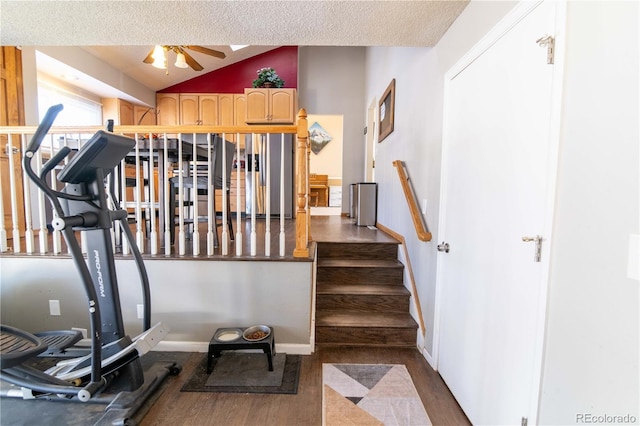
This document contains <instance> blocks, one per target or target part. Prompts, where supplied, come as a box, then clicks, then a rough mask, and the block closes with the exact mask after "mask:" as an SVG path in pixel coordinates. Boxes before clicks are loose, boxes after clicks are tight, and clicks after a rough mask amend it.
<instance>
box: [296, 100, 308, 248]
mask: <svg viewBox="0 0 640 426" xmlns="http://www.w3.org/2000/svg"><path fill="white" fill-rule="evenodd" d="M297 125H298V134H297V142H296V167H297V169H298V170H296V206H297V210H296V248H295V249H294V250H293V257H308V256H309V247H308V242H309V239H308V235H307V230H308V226H309V224H308V222H309V216H308V215H307V179H308V178H307V175H308V170H307V146H308V145H309V126H308V123H307V111H306V110H305V109H304V108H302V109H301V110H300V111H299V112H298V123H297Z"/></svg>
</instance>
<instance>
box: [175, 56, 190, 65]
mask: <svg viewBox="0 0 640 426" xmlns="http://www.w3.org/2000/svg"><path fill="white" fill-rule="evenodd" d="M175 66H176V67H178V68H189V65H187V61H186V59H185V57H184V53H178V54H177V55H176V63H175Z"/></svg>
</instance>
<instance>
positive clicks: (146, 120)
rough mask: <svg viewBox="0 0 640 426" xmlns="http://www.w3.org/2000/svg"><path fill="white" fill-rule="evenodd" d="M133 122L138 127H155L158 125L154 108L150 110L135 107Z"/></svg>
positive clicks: (140, 106)
mask: <svg viewBox="0 0 640 426" xmlns="http://www.w3.org/2000/svg"><path fill="white" fill-rule="evenodd" d="M133 120H134V123H135V124H136V125H140V126H155V125H156V113H155V111H154V110H153V108H149V107H146V106H142V105H134V106H133Z"/></svg>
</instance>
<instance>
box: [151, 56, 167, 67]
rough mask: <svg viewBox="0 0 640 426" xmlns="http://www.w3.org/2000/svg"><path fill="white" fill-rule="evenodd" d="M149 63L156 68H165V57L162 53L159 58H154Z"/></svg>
mask: <svg viewBox="0 0 640 426" xmlns="http://www.w3.org/2000/svg"><path fill="white" fill-rule="evenodd" d="M151 65H153V66H154V67H156V68H160V69H161V70H164V69H167V59H166V58H165V57H164V55H163V56H161V57H159V58H154V60H153V63H152V64H151Z"/></svg>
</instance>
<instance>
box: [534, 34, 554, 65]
mask: <svg viewBox="0 0 640 426" xmlns="http://www.w3.org/2000/svg"><path fill="white" fill-rule="evenodd" d="M536 43H538V45H539V46H540V47H545V46H546V47H547V64H553V58H554V55H555V45H556V40H555V39H554V38H553V37H551V36H549V35H548V36H544V37H540V38H539V39H538V40H536Z"/></svg>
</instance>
